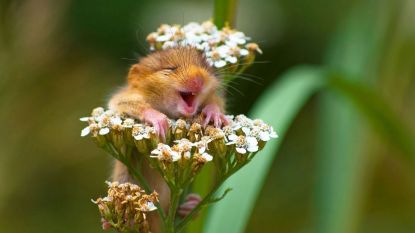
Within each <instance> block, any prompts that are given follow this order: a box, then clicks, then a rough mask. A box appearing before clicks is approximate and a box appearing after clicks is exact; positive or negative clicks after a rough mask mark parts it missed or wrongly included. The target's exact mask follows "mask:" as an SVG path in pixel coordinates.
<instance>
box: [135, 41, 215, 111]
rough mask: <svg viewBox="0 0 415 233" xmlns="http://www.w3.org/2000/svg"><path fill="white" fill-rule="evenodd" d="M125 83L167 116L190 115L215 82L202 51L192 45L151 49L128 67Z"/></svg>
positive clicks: (213, 88)
mask: <svg viewBox="0 0 415 233" xmlns="http://www.w3.org/2000/svg"><path fill="white" fill-rule="evenodd" d="M128 82H129V85H130V86H132V87H133V88H137V89H138V90H139V91H140V92H142V93H143V96H144V98H145V99H146V101H147V102H148V103H150V104H151V105H152V106H153V107H154V108H156V109H157V110H159V111H161V112H163V113H165V114H166V115H168V116H170V117H180V116H184V117H190V116H193V115H194V114H195V113H196V112H197V111H198V109H199V106H200V105H201V104H202V103H203V102H204V101H205V100H206V98H207V97H208V96H209V95H211V94H213V93H214V92H215V91H216V89H217V87H218V86H219V81H218V79H217V78H216V77H215V76H214V74H213V71H212V68H211V67H210V66H209V65H208V64H207V62H206V59H205V58H204V56H203V54H202V53H201V52H199V51H197V50H196V49H195V48H192V47H178V48H171V49H167V50H163V51H157V52H154V53H152V54H150V55H148V56H147V57H144V58H142V59H141V60H140V62H139V63H138V64H135V65H133V66H132V68H131V69H130V73H129V76H128Z"/></svg>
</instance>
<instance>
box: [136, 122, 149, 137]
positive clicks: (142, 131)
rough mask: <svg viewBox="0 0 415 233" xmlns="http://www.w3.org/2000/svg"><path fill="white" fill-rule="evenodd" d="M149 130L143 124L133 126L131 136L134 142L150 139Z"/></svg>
mask: <svg viewBox="0 0 415 233" xmlns="http://www.w3.org/2000/svg"><path fill="white" fill-rule="evenodd" d="M150 132H151V129H150V127H148V126H145V125H143V124H134V125H133V129H132V135H133V137H134V139H135V140H143V139H149V138H150Z"/></svg>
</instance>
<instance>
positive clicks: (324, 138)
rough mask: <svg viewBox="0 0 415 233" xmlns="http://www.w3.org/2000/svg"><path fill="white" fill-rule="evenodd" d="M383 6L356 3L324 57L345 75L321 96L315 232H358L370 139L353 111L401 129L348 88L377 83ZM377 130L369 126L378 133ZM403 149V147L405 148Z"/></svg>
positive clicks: (357, 91) (370, 0)
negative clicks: (333, 90)
mask: <svg viewBox="0 0 415 233" xmlns="http://www.w3.org/2000/svg"><path fill="white" fill-rule="evenodd" d="M386 2H387V1H381V2H379V1H374V0H367V1H359V2H356V5H355V9H354V10H353V11H352V12H350V14H348V15H347V18H346V20H345V21H344V24H342V25H340V26H339V27H338V29H339V30H338V32H337V33H336V34H335V37H334V39H333V41H332V42H333V43H332V46H331V47H330V49H329V51H328V53H327V59H326V64H327V65H328V66H329V67H330V69H332V70H336V71H338V72H342V73H343V74H347V75H345V76H343V78H344V79H343V80H337V81H336V80H331V82H332V83H331V86H332V87H333V88H335V90H336V91H337V93H336V92H334V93H333V92H329V93H324V95H323V96H321V97H322V98H321V102H320V107H321V112H320V116H319V118H318V119H319V125H320V126H319V129H318V139H319V150H318V153H317V155H318V159H317V172H318V179H317V186H316V193H317V195H316V198H317V203H316V206H317V207H316V208H315V210H316V212H315V214H314V215H315V219H316V221H317V223H316V229H315V230H314V231H315V232H319V233H332V232H336V233H350V232H356V229H357V227H358V224H359V217H360V213H361V209H360V208H361V205H360V203H361V199H362V198H363V197H364V194H365V192H366V191H367V187H369V185H367V184H366V182H368V180H367V179H366V177H367V174H370V173H371V167H370V166H369V165H370V162H371V159H372V158H371V157H370V153H369V152H368V149H369V148H368V144H370V139H371V138H372V137H371V136H372V135H371V133H370V131H368V127H367V124H365V123H366V122H365V121H364V120H363V119H362V117H361V116H362V115H361V114H359V112H358V111H357V109H356V106H359V108H360V110H361V111H360V113H365V114H369V115H370V116H371V117H372V119H370V121H369V122H370V123H372V122H383V123H385V122H388V123H387V124H389V125H390V127H392V128H393V130H397V131H398V132H400V129H399V128H401V127H400V126H397V125H396V124H398V123H395V122H394V121H395V119H394V118H393V117H389V116H388V117H384V114H383V113H380V115H379V111H378V109H376V106H371V105H376V104H378V103H379V102H381V101H379V100H377V99H378V98H377V97H376V98H375V97H374V94H373V93H368V92H366V91H362V89H360V88H358V89H356V88H355V86H354V85H352V86H353V87H352V86H350V85H348V84H352V83H353V81H352V80H354V82H356V80H359V79H362V78H364V80H360V82H361V83H370V82H372V83H373V82H374V81H375V80H376V78H377V75H376V72H377V69H378V68H379V61H380V60H381V59H380V58H381V56H380V55H381V54H382V46H384V39H385V35H386V33H385V32H386V31H387V30H386V28H385V25H389V24H388V20H390V15H389V13H390V11H389V8H388V6H387V4H389V3H390V2H389V1H388V2H389V3H386ZM348 74H352V75H348ZM346 79H347V80H346ZM343 81H344V82H343ZM368 99H371V100H368ZM356 104H358V105H356ZM386 111H387V110H386ZM398 122H399V121H398ZM381 124H382V123H381ZM381 124H379V123H375V124H372V125H375V126H377V127H381V128H382V127H383V125H381ZM384 135H386V134H384ZM390 137H393V136H392V135H389V138H390ZM395 142H397V143H398V144H400V143H401V142H403V141H402V140H401V139H398V140H395ZM402 144H403V145H405V146H404V147H407V146H406V144H407V143H406V142H403V143H402Z"/></svg>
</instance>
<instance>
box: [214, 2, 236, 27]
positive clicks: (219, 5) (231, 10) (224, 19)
mask: <svg viewBox="0 0 415 233" xmlns="http://www.w3.org/2000/svg"><path fill="white" fill-rule="evenodd" d="M237 5H238V0H215V9H214V13H213V15H214V17H213V22H214V23H215V25H216V26H217V27H218V28H219V29H221V28H223V27H224V26H230V27H232V28H234V27H235V22H236V6H237Z"/></svg>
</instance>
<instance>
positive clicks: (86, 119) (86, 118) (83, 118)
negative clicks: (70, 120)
mask: <svg viewBox="0 0 415 233" xmlns="http://www.w3.org/2000/svg"><path fill="white" fill-rule="evenodd" d="M89 118H90V117H81V118H79V120H80V121H89Z"/></svg>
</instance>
